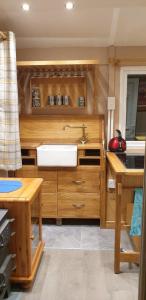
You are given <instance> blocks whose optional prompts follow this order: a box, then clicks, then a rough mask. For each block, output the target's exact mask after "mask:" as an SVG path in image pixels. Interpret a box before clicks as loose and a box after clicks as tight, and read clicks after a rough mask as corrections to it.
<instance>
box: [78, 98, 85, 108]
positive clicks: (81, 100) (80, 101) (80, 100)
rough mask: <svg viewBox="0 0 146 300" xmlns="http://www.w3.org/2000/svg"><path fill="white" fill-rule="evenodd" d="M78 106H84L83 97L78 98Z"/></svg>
mask: <svg viewBox="0 0 146 300" xmlns="http://www.w3.org/2000/svg"><path fill="white" fill-rule="evenodd" d="M78 106H80V107H84V106H85V97H84V96H80V97H79V98H78Z"/></svg>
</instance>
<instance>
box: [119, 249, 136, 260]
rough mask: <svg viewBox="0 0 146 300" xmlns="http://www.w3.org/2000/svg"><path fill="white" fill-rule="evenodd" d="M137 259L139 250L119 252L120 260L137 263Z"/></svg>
mask: <svg viewBox="0 0 146 300" xmlns="http://www.w3.org/2000/svg"><path fill="white" fill-rule="evenodd" d="M139 260H140V254H139V252H134V251H127V252H120V262H133V263H139Z"/></svg>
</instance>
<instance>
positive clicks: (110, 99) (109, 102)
mask: <svg viewBox="0 0 146 300" xmlns="http://www.w3.org/2000/svg"><path fill="white" fill-rule="evenodd" d="M107 109H108V110H115V97H108V100H107Z"/></svg>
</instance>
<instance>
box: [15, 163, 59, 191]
mask: <svg viewBox="0 0 146 300" xmlns="http://www.w3.org/2000/svg"><path fill="white" fill-rule="evenodd" d="M16 177H22V178H23V177H28V178H36V177H37V178H43V179H44V181H43V184H42V192H43V193H55V192H57V171H56V170H55V171H53V170H48V169H47V168H45V169H43V168H38V167H35V166H23V167H22V169H20V170H17V171H16Z"/></svg>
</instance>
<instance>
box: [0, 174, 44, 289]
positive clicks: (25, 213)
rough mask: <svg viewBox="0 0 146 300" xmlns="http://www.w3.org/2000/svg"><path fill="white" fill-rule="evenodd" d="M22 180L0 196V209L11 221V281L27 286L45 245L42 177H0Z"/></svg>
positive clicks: (30, 282)
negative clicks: (14, 255)
mask: <svg viewBox="0 0 146 300" xmlns="http://www.w3.org/2000/svg"><path fill="white" fill-rule="evenodd" d="M0 180H9V181H11V180H17V181H21V183H22V187H21V188H20V189H18V190H16V191H14V192H9V193H0V208H7V209H8V214H9V218H11V219H12V218H14V219H15V220H14V222H13V223H14V224H13V223H12V226H13V228H12V231H13V232H15V235H14V236H12V237H11V241H10V253H12V254H16V259H15V265H16V270H15V271H14V272H13V273H12V277H11V281H13V282H18V283H21V284H23V286H24V287H26V288H27V287H29V286H30V285H31V284H32V282H33V279H34V277H35V274H36V271H37V268H38V265H39V262H40V259H41V256H42V252H43V247H44V243H43V241H42V222H41V202H40V190H41V184H42V181H43V180H42V179H41V178H0Z"/></svg>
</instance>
